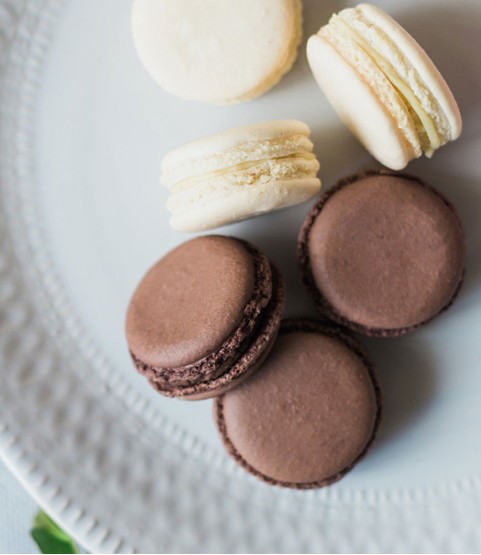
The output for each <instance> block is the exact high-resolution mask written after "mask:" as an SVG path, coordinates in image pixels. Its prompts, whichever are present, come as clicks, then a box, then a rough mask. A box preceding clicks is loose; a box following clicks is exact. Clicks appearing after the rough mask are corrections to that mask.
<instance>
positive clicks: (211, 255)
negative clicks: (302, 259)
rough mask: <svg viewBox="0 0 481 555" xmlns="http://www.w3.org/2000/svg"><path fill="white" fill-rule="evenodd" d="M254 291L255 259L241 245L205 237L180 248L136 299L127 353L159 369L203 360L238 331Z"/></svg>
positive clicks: (130, 314) (156, 268)
mask: <svg viewBox="0 0 481 555" xmlns="http://www.w3.org/2000/svg"><path fill="white" fill-rule="evenodd" d="M267 271H268V272H269V268H268V267H267ZM255 285H256V286H257V285H258V284H255V270H254V263H253V258H252V256H251V255H250V253H249V252H248V251H247V250H246V248H245V245H244V244H243V243H242V242H240V241H237V240H234V239H231V238H228V237H220V236H209V237H200V238H196V239H193V240H191V241H188V242H187V243H184V244H182V245H181V246H179V247H177V248H176V249H174V250H173V251H171V252H170V253H169V254H167V256H165V257H164V258H162V259H161V260H160V261H159V262H158V263H157V264H156V265H155V266H154V267H153V268H152V269H151V270H150V271H149V272H148V273H147V275H146V276H145V278H144V279H143V280H142V282H141V284H140V285H139V287H138V289H137V291H136V292H135V293H134V296H133V298H132V301H131V304H130V307H129V311H128V315H127V324H126V332H127V337H128V340H129V346H130V349H131V351H132V352H133V353H134V354H135V356H136V357H137V358H138V359H140V360H142V362H143V363H145V364H148V365H152V366H158V367H163V368H176V367H180V366H183V365H187V364H190V363H193V362H195V361H197V360H199V359H202V358H203V357H205V356H206V355H208V354H209V353H211V352H212V351H215V350H216V349H218V348H219V347H220V346H221V345H222V343H223V342H224V341H225V340H226V339H227V338H229V336H230V335H231V334H232V333H233V332H234V331H235V330H236V329H237V328H238V326H239V324H240V323H241V321H242V319H243V317H244V313H245V309H246V306H247V305H248V303H249V300H250V299H251V298H252V296H253V293H254V286H255ZM266 286H267V287H268V288H271V285H270V283H268V282H267V283H266Z"/></svg>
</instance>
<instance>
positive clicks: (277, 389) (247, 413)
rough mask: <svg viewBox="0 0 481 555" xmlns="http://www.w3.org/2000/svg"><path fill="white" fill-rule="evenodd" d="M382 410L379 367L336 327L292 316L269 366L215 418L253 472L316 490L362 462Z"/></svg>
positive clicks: (222, 400) (220, 406) (226, 400)
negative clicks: (298, 319) (375, 370)
mask: <svg viewBox="0 0 481 555" xmlns="http://www.w3.org/2000/svg"><path fill="white" fill-rule="evenodd" d="M290 325H291V327H290ZM380 411H381V406H380V393H379V388H378V386H377V383H376V380H375V377H374V372H373V369H372V366H371V364H370V362H369V361H368V359H367V357H366V355H365V353H364V352H363V351H362V349H361V348H360V347H359V345H358V344H357V343H356V342H355V341H354V340H351V338H349V337H347V336H345V335H343V334H341V333H340V332H339V331H338V330H336V329H334V328H329V327H326V326H322V325H320V324H318V323H314V322H305V321H301V322H299V321H292V322H287V323H283V326H282V329H281V333H280V335H279V337H278V340H277V342H276V345H275V347H274V348H273V350H272V351H271V354H270V355H269V357H268V359H267V360H266V362H265V363H264V365H263V367H262V369H261V370H260V371H259V372H257V373H256V374H255V375H254V376H253V377H251V378H250V379H248V380H246V381H245V382H244V383H243V384H241V386H240V387H238V388H236V389H234V390H232V391H230V392H229V393H227V394H226V395H224V396H222V397H219V398H218V399H217V401H216V404H215V419H216V422H217V425H218V427H219V431H220V433H221V437H222V439H223V441H224V444H225V446H226V448H227V450H228V452H229V453H230V454H231V455H232V456H233V457H234V458H235V459H236V460H237V462H238V463H239V464H241V466H243V467H244V468H245V469H246V470H247V471H249V472H251V473H252V474H254V475H255V476H257V477H258V478H261V479H262V480H264V481H266V482H269V483H271V484H274V485H279V486H284V487H290V488H297V489H308V488H314V487H322V486H324V485H328V484H330V483H332V482H334V481H336V480H338V479H340V478H341V477H342V476H343V475H344V474H345V473H346V472H348V471H349V470H350V469H351V468H352V466H353V465H354V464H356V462H358V461H359V460H360V458H361V457H362V456H363V455H364V454H365V453H366V451H367V449H368V448H369V446H370V444H371V443H372V441H373V439H374V436H375V433H376V430H377V427H378V425H379V420H380Z"/></svg>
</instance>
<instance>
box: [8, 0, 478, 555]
mask: <svg viewBox="0 0 481 555" xmlns="http://www.w3.org/2000/svg"><path fill="white" fill-rule="evenodd" d="M377 3H378V4H379V5H380V6H381V7H384V8H385V9H387V10H388V11H389V12H390V13H392V14H393V15H394V16H395V17H397V18H398V19H399V21H400V22H401V23H402V24H404V25H405V26H406V28H407V29H408V30H409V31H411V32H412V33H413V34H414V36H415V37H418V38H420V39H422V43H423V45H424V46H425V47H426V49H427V50H428V52H429V53H430V54H431V55H432V57H433V59H434V61H435V62H436V63H437V64H438V65H439V67H440V69H441V71H442V73H443V74H444V75H445V77H446V79H447V80H448V82H449V83H450V85H451V86H452V88H453V91H454V94H455V96H456V97H457V99H458V101H459V103H460V105H461V109H462V111H463V115H464V120H465V128H464V133H463V136H462V138H461V140H459V141H457V142H456V143H453V144H451V145H449V146H446V147H445V148H444V149H443V150H442V151H440V152H439V153H437V154H436V155H435V157H434V158H433V160H431V161H429V160H418V161H416V162H414V163H412V164H411V165H410V166H409V168H408V169H409V171H410V172H412V173H414V174H415V175H419V176H420V177H422V178H423V179H425V180H426V181H427V182H428V183H431V184H433V185H436V186H438V187H439V189H440V190H441V191H442V192H443V193H444V194H445V195H446V196H448V198H450V199H451V200H452V201H453V202H454V204H455V205H456V206H457V207H458V209H459V212H460V215H461V218H462V220H463V222H464V225H465V229H466V236H467V274H466V282H465V285H464V288H463V290H462V292H461V294H460V297H459V299H458V300H457V302H456V304H455V305H454V306H453V307H452V309H451V310H450V311H449V312H448V313H447V314H446V315H445V316H443V318H440V319H439V320H437V321H436V322H433V323H432V324H430V325H429V326H426V328H424V329H423V330H420V331H419V332H417V333H415V334H411V335H409V336H406V337H404V338H401V339H396V340H394V339H393V340H376V339H373V340H363V343H364V344H365V345H366V347H367V349H368V350H369V351H370V353H371V355H372V357H373V359H374V361H375V362H376V364H377V366H378V369H379V372H378V373H379V380H380V383H381V386H382V388H383V390H384V397H385V399H384V400H385V418H384V422H383V424H382V426H381V429H380V434H379V438H378V441H377V442H376V444H375V445H374V447H373V449H372V451H371V452H370V454H369V456H368V457H366V459H365V460H364V461H363V462H362V463H361V464H359V466H358V467H356V469H355V470H354V471H353V472H352V473H350V474H349V475H348V476H347V477H346V478H345V479H344V480H342V481H341V482H339V483H338V484H336V485H334V486H332V487H330V488H326V489H324V490H317V491H310V492H298V491H286V490H279V489H277V488H273V487H269V486H267V485H264V484H262V483H259V482H258V481H257V480H255V478H253V477H250V476H247V475H246V474H245V473H244V472H243V471H242V469H240V468H237V467H236V465H235V464H234V463H233V462H232V461H230V460H229V458H228V457H227V456H226V455H225V453H224V451H223V449H222V447H221V444H220V441H219V438H218V437H217V435H216V431H215V426H214V425H213V423H212V421H211V410H212V405H211V402H203V403H182V402H176V401H172V400H168V399H162V398H160V396H158V395H155V392H154V391H152V390H151V389H150V388H149V387H148V385H147V384H145V383H144V380H142V379H141V377H140V376H138V375H137V374H136V373H135V371H134V370H133V369H132V366H131V363H130V361H129V357H128V353H127V349H126V345H125V340H124V337H123V320H124V314H125V309H126V306H127V302H128V299H129V297H130V294H131V293H132V291H133V289H134V287H135V285H136V283H137V281H138V280H139V279H140V277H141V276H142V274H143V273H144V272H145V270H146V269H147V268H148V267H149V266H150V265H151V264H152V263H153V262H154V261H155V260H156V259H158V258H159V257H160V256H161V255H162V254H163V253H165V252H166V251H167V250H168V249H170V248H172V247H173V246H175V245H176V244H179V243H180V242H181V241H183V240H185V239H186V238H187V237H186V236H184V235H180V234H178V233H174V232H173V231H171V230H170V229H169V227H168V224H167V221H168V215H167V213H166V211H165V209H164V207H163V204H164V202H165V200H166V192H165V191H163V190H162V188H161V187H160V185H159V184H158V174H159V172H160V160H161V156H162V155H163V154H164V153H165V152H167V151H168V150H170V149H171V148H173V147H175V146H177V145H179V144H181V143H183V142H185V141H187V140H192V139H195V138H197V137H199V136H201V135H205V134H209V133H213V132H216V131H220V130H222V129H224V128H227V127H230V126H234V125H241V124H244V123H252V122H255V121H258V120H260V119H278V118H298V119H301V120H303V121H306V122H307V123H308V124H309V125H310V126H311V128H312V130H313V140H314V142H315V145H316V152H317V155H318V156H319V159H320V161H321V164H322V168H321V177H322V180H323V182H324V184H325V186H326V187H327V186H328V185H330V184H332V183H333V182H335V181H336V180H337V179H338V178H340V177H342V176H344V175H348V174H349V173H354V172H358V171H362V170H364V169H367V168H369V167H376V165H375V163H374V162H373V160H372V159H371V158H370V157H369V155H368V154H366V153H365V151H364V150H363V149H362V148H361V147H360V146H359V145H358V144H357V143H356V141H355V140H354V139H353V138H352V137H351V136H350V134H349V133H348V132H347V131H346V130H345V129H344V128H343V126H342V125H341V124H340V123H339V121H338V119H337V117H336V116H335V115H334V113H333V112H332V110H331V108H330V107H329V105H328V104H327V102H326V101H325V99H324V98H323V97H322V95H321V93H320V92H319V90H318V88H317V86H316V84H315V82H314V80H313V79H312V78H311V76H310V73H309V69H308V67H307V63H306V60H305V55H304V53H303V52H302V51H301V54H300V58H299V61H298V62H297V64H296V66H295V67H294V69H293V71H292V72H291V73H290V74H289V75H288V76H286V77H285V78H284V80H283V81H282V83H281V84H280V85H279V87H277V88H276V89H274V90H273V91H272V92H270V93H268V94H267V95H265V96H264V97H262V98H261V99H260V100H258V101H255V102H252V103H250V104H246V105H244V106H233V107H205V106H202V105H199V104H196V103H189V102H182V101H180V100H178V99H175V98H174V97H172V96H169V95H167V94H166V93H164V92H162V91H161V90H160V89H158V87H156V85H155V84H154V83H153V82H152V81H151V80H150V79H149V77H148V76H147V75H146V74H145V72H144V71H143V69H142V67H141V66H140V64H139V63H138V62H137V60H136V57H135V52H134V50H133V47H132V44H131V39H130V29H129V12H130V0H102V2H99V1H98V0H27V1H26V2H24V1H23V0H0V43H1V49H0V52H1V56H2V57H1V61H0V63H1V70H0V78H1V92H0V94H1V96H0V118H1V121H0V243H1V245H0V361H1V365H0V454H1V456H2V458H3V459H4V460H5V462H6V464H7V465H8V466H9V468H10V469H11V470H12V471H13V472H14V473H15V474H16V476H17V477H18V478H19V479H20V480H21V482H22V483H23V484H24V485H25V487H26V488H27V489H28V490H29V491H30V492H31V494H32V495H33V496H34V497H35V498H36V499H37V500H38V501H39V502H40V503H41V504H42V505H43V506H45V507H46V509H47V510H48V511H49V512H50V513H51V514H52V516H53V517H54V518H56V519H57V520H58V521H59V522H60V523H61V524H62V525H63V526H64V527H65V528H66V529H67V530H68V531H70V532H71V533H73V535H74V536H75V537H76V538H77V539H78V540H79V541H80V542H81V543H82V544H83V545H85V546H86V547H87V548H88V549H89V550H91V551H94V552H133V551H134V552H135V551H137V552H139V551H140V552H164V551H168V552H192V551H194V552H196V551H200V552H324V551H328V552H331V551H333V552H386V551H387V552H413V551H414V552H433V551H442V552H449V551H451V552H463V551H464V552H466V551H468V552H469V551H471V552H473V551H479V549H481V530H480V528H479V524H478V521H479V512H480V510H481V471H480V468H481V450H480V449H479V448H478V444H479V429H480V427H481V409H480V403H479V390H480V388H481V373H480V372H479V366H480V361H481V346H480V342H479V333H480V330H479V326H480V324H479V322H480V321H481V317H480V316H481V262H480V258H479V252H480V247H481V244H480V242H481V239H480V238H481V229H480V227H481V218H480V217H479V213H480V211H481V188H480V186H479V183H480V181H481V175H480V172H481V170H480V169H479V163H478V158H479V151H480V148H481V144H480V133H481V124H480V122H481V104H480V102H481V101H480V99H481V74H480V71H479V63H478V60H477V53H478V52H479V51H480V50H481V32H480V31H481V29H480V28H479V25H480V23H479V21H480V20H481V18H480V15H481V4H480V3H479V1H478V0H471V1H470V0H463V1H459V2H456V3H455V5H454V3H452V2H449V1H448V0H443V1H440V0H424V1H422V2H420V1H418V0H412V1H409V2H408V1H406V2H402V3H400V2H397V1H396V0H385V1H379V2H377ZM353 4H354V2H343V1H334V0H326V1H323V2H318V1H317V0H306V1H305V2H304V9H305V21H306V25H305V34H306V37H307V36H309V35H310V34H312V33H314V32H317V30H318V28H319V26H320V25H321V23H324V22H326V21H327V19H328V17H329V15H330V14H331V13H332V12H333V11H337V10H339V9H341V8H343V7H345V6H346V5H353ZM433 10H435V16H436V17H434V15H433ZM433 22H434V23H433ZM446 36H450V37H452V38H453V40H452V41H447V40H446ZM304 44H305V43H304ZM307 209H308V206H305V205H304V206H299V207H295V208H292V209H288V210H285V211H283V212H281V213H277V214H271V215H268V216H265V217H263V218H258V219H256V220H253V221H250V222H245V223H241V224H236V225H235V226H233V227H231V228H226V229H223V230H220V232H221V233H231V234H233V235H238V236H240V237H243V238H245V239H247V240H251V241H254V242H256V243H257V244H258V245H259V246H260V247H261V248H263V249H264V250H265V251H266V252H268V253H269V255H270V256H272V258H273V260H274V261H275V262H276V263H277V264H278V265H279V266H280V267H281V268H282V270H283V271H284V273H285V274H286V278H287V285H288V288H289V289H288V290H289V295H288V305H287V315H288V316H290V317H300V316H303V317H306V316H315V311H314V310H313V307H312V303H311V302H310V300H309V297H308V295H307V293H306V292H305V291H304V290H303V288H302V286H301V283H300V278H299V274H298V272H297V269H296V262H295V256H296V255H295V250H296V249H295V247H296V238H297V232H298V230H299V228H300V225H301V223H302V220H303V218H304V216H305V213H306V212H307Z"/></svg>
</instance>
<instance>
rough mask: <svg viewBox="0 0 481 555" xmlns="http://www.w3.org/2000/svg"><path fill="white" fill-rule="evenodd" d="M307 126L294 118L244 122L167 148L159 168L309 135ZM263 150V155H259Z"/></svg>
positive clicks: (165, 168) (167, 167) (166, 168)
mask: <svg viewBox="0 0 481 555" xmlns="http://www.w3.org/2000/svg"><path fill="white" fill-rule="evenodd" d="M310 132H311V131H310V129H309V127H308V126H307V125H306V124H305V123H303V122H302V121H298V120H273V121H265V122H259V123H255V124H252V125H244V126H241V127H235V128H234V129H228V130H226V131H222V132H220V133H216V134H215V135H210V136H208V137H204V138H202V139H198V140H196V141H191V142H189V143H186V144H184V145H182V146H180V147H178V148H175V149H173V150H171V151H170V152H169V153H167V154H166V155H165V156H164V159H163V160H162V170H164V171H165V170H168V169H169V168H170V167H172V166H176V165H182V164H186V163H188V162H189V161H190V160H192V159H194V160H201V159H203V158H207V157H209V156H213V155H219V156H223V154H222V153H224V152H225V151H228V150H231V149H235V148H242V147H243V145H245V143H254V142H257V141H269V140H272V139H276V140H279V139H283V138H286V137H290V136H293V135H294V136H295V135H304V136H306V137H308V136H309V135H310ZM265 155H267V153H265V154H263V156H265Z"/></svg>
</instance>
